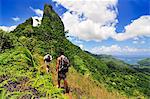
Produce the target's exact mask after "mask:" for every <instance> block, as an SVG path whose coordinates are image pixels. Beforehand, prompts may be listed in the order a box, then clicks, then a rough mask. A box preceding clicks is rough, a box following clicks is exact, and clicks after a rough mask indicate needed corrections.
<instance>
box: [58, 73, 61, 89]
mask: <svg viewBox="0 0 150 99" xmlns="http://www.w3.org/2000/svg"><path fill="white" fill-rule="evenodd" d="M60 81H61V77H60V73H58V88H60Z"/></svg>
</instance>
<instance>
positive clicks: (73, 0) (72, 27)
mask: <svg viewBox="0 0 150 99" xmlns="http://www.w3.org/2000/svg"><path fill="white" fill-rule="evenodd" d="M53 1H56V2H57V3H58V4H61V5H62V6H64V7H65V8H67V9H68V11H67V12H65V13H64V14H63V16H62V20H63V22H64V25H65V29H66V30H69V34H70V35H71V36H75V37H78V38H79V39H82V40H87V41H88V40H95V41H101V40H106V39H108V38H113V39H115V40H117V41H123V40H127V39H132V38H135V37H139V36H148V37H149V36H150V29H149V28H150V16H148V15H147V16H141V17H140V18H138V19H136V20H133V21H132V23H130V24H129V25H127V26H125V32H123V33H116V32H115V30H116V27H115V26H116V23H117V22H118V20H117V14H118V12H117V6H116V5H117V2H118V0H79V1H78V0H53Z"/></svg>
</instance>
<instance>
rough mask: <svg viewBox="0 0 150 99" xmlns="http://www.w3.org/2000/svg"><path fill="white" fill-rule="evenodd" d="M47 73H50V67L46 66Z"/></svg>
mask: <svg viewBox="0 0 150 99" xmlns="http://www.w3.org/2000/svg"><path fill="white" fill-rule="evenodd" d="M46 72H47V73H49V66H48V65H47V66H46Z"/></svg>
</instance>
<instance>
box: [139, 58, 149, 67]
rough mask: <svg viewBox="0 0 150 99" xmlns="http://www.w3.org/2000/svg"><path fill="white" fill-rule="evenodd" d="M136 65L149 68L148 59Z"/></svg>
mask: <svg viewBox="0 0 150 99" xmlns="http://www.w3.org/2000/svg"><path fill="white" fill-rule="evenodd" d="M138 64H139V65H140V66H147V67H150V58H146V59H143V60H140V61H138Z"/></svg>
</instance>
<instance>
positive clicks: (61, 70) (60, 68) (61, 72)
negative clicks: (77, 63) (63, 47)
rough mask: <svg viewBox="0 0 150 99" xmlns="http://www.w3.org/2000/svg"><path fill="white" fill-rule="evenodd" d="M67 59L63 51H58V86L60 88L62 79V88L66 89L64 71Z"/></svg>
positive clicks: (67, 62)
mask: <svg viewBox="0 0 150 99" xmlns="http://www.w3.org/2000/svg"><path fill="white" fill-rule="evenodd" d="M69 66H70V65H69V60H68V59H67V57H66V56H64V52H60V56H59V57H58V58H57V64H56V71H57V74H58V88H60V82H61V80H63V81H64V88H65V89H66V90H67V88H68V84H67V80H66V73H67V72H68V68H69Z"/></svg>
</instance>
